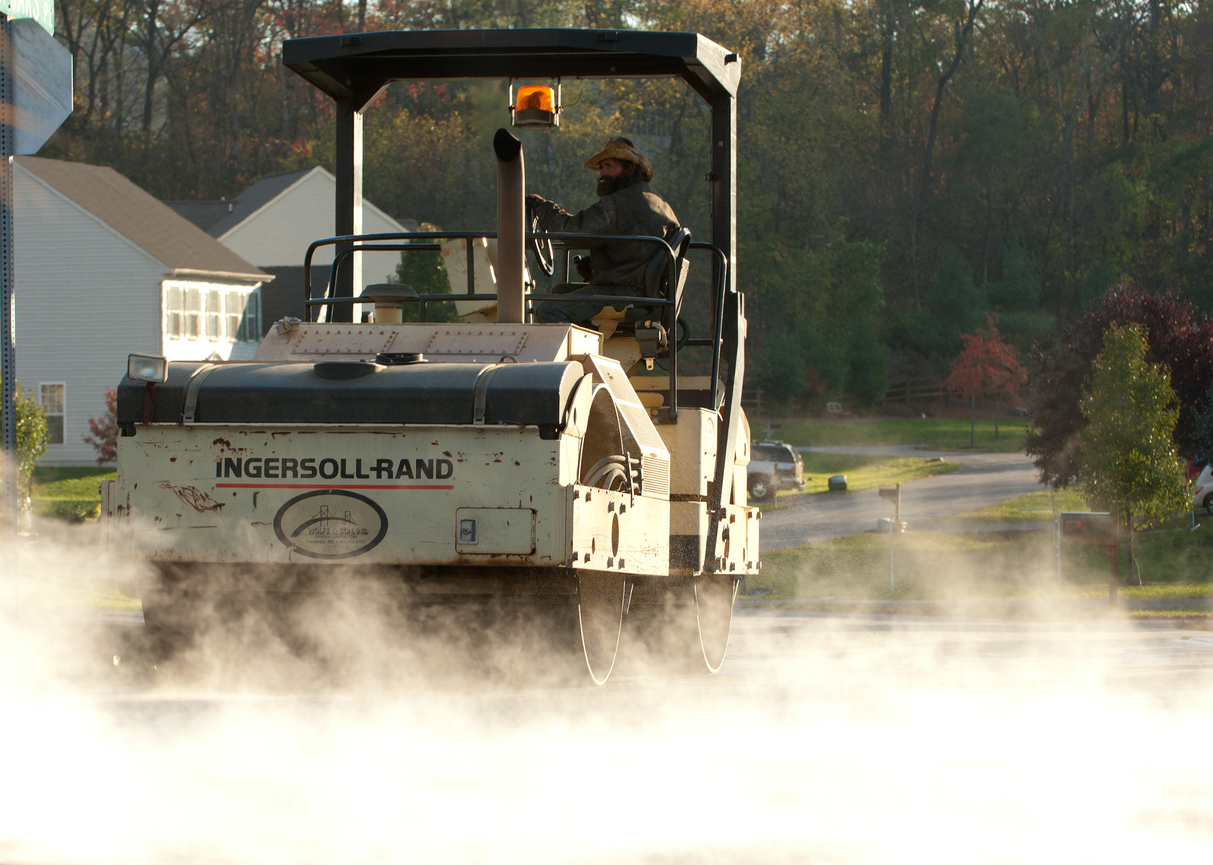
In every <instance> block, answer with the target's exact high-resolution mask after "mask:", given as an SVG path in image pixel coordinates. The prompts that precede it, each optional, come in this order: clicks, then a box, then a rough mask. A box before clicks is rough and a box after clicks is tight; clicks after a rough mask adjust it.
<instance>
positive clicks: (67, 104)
mask: <svg viewBox="0 0 1213 865" xmlns="http://www.w3.org/2000/svg"><path fill="white" fill-rule="evenodd" d="M54 30H55V8H54V3H53V0H0V451H2V453H0V457H2V464H0V469H2V472H0V544H2V545H3V546H6V547H11V545H12V544H13V543H14V542H15V540H16V536H17V511H18V491H17V471H18V465H19V459H18V456H17V363H16V332H15V328H14V321H13V314H14V307H13V288H14V285H13V282H14V278H13V156H14V155H16V154H23V153H36V152H37V151H38V149H39V148H41V147H42V145H43V144H44V143H46V140H47V139H48V138H49V137H50V136H51V134H52V133H53V132H54V131H55V130H56V129H58V128H59V125H60V124H61V123H62V122H63V121H64V120H66V119H67V116H68V115H69V114H70V113H71V110H72V59H71V55H70V54H69V53H68V51H67V49H66V48H64V47H63V46H62V45H60V44H59V43H58V42H56V41H55V38H54V36H52V35H51V34H53V33H54ZM15 568H16V562H15V558H14V556H13V555H12V553H11V550H9V549H5V550H0V569H2V570H0V594H2V597H0V607H2V608H3V609H5V610H6V611H8V612H9V613H10V614H13V615H15V614H16V611H17V575H16V570H15Z"/></svg>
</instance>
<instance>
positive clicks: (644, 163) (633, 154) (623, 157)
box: [585, 136, 653, 183]
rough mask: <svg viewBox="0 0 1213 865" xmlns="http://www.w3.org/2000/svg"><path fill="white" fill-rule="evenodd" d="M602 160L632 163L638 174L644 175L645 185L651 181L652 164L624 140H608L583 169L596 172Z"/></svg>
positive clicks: (630, 143)
mask: <svg viewBox="0 0 1213 865" xmlns="http://www.w3.org/2000/svg"><path fill="white" fill-rule="evenodd" d="M604 159H618V160H619V161H620V162H631V163H634V164H635V165H636V167H637V168H639V169H640V173H641V174H643V175H644V179H645V182H646V183H647V182H648V181H650V180H652V179H653V164H652V163H651V162H649V160H648V158H647V157H646V156H645V155H644V154H643V153H641V152H640V151H638V150H637V149H636V147H635V145H633V144H632V142H631V141H629V140H628V139H626V138H623V137H619V136H617V137H615V138H611V139H609V140H608V141H607V143H606V147H604V148H602V151H601V152H599V153H595V154H594V155H593V156H591V157H590V158H589V161H587V162H586V164H585V167H586V168H588V169H590V171H597V170H598V169H599V168H601V167H602V161H603V160H604Z"/></svg>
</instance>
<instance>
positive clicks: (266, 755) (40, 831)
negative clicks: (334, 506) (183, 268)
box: [0, 536, 1213, 865]
mask: <svg viewBox="0 0 1213 865" xmlns="http://www.w3.org/2000/svg"><path fill="white" fill-rule="evenodd" d="M73 549H75V550H77V552H70V551H71V550H73ZM22 555H23V561H22V571H23V573H24V574H25V575H26V576H27V578H30V579H51V578H56V579H59V578H63V577H62V576H60V577H53V575H55V574H59V575H63V574H70V573H73V572H79V571H80V569H81V568H86V569H88V568H91V572H93V573H96V572H98V571H101V572H104V571H106V570H112V571H115V572H117V571H121V570H122V568H124V567H127V566H126V565H124V564H123V563H116V562H108V563H102V564H101V565H98V564H97V561H98V560H99V557H98V554H97V551H96V550H95V549H93V550H90V549H87V548H84V549H82V548H81V547H80V544H79V541H78V539H77V538H75V537H74V536H67V537H64V538H58V539H48V538H46V537H45V536H44V538H43V540H42V541H41V542H40V543H39V544H38V545H37V546H36V547H28V548H26V549H25V550H24V551H23V554H22ZM86 562H87V563H91V564H89V565H87V566H86V564H85V563H86ZM48 574H49V575H52V577H47V576H46V575H48ZM358 598H359V600H357V601H356V602H351V603H344V604H333V603H328V602H325V603H314V604H309V605H307V606H306V613H305V614H304V615H303V617H302V618H301V619H300V620H299V624H300V625H301V626H302V627H304V628H305V631H306V635H307V639H308V640H310V641H312V642H311V643H310V645H311V648H312V650H313V651H314V652H316V653H318V654H319V655H320V656H322V657H323V659H324V661H323V663H322V664H321V665H320V667H319V668H317V666H316V665H315V664H314V663H311V662H308V661H307V660H300V659H299V658H297V657H295V655H294V654H292V652H291V651H289V650H288V647H286V646H284V645H282V644H281V643H280V642H278V643H276V642H275V637H274V636H273V635H272V634H270V633H268V632H265V631H260V630H258V629H257V628H255V627H253V626H251V625H248V624H247V623H246V624H243V625H240V626H239V627H237V628H234V629H222V628H215V629H212V630H211V631H210V632H209V634H208V635H207V637H206V638H205V639H204V641H203V642H202V643H201V644H200V645H199V646H197V647H196V648H195V650H194V651H193V653H192V654H187V655H186V656H184V657H183V658H182V659H179V660H178V661H177V662H176V665H167V666H164V667H163V668H157V669H152V667H151V664H152V663H153V662H154V660H155V659H148V658H144V657H142V656H141V655H140V653H139V649H138V645H137V640H136V639H134V638H135V637H137V633H138V632H137V630H131V629H128V630H126V631H123V630H122V629H119V628H115V627H113V626H105V625H98V626H94V625H89V624H87V623H86V622H83V621H81V620H78V619H70V618H65V616H64V615H63V614H62V613H59V614H52V612H48V611H45V610H43V611H30V610H28V609H27V610H26V611H25V612H24V613H23V616H22V618H21V619H20V621H19V622H18V623H16V624H14V623H12V622H8V623H6V624H4V625H3V626H0V652H3V658H4V662H3V666H2V667H0V669H2V670H3V672H2V673H0V730H2V731H3V733H4V735H3V738H2V739H0V741H2V742H3V746H4V757H3V759H2V760H0V766H3V769H2V777H3V782H2V783H0V861H2V862H5V863H51V862H54V863H118V862H121V863H135V865H141V863H177V862H181V863H187V862H188V863H194V862H239V863H288V862H289V863H303V862H307V863H321V862H409V863H414V862H425V863H448V862H449V863H467V862H489V863H515V862H517V863H536V862H543V863H564V862H569V863H599V862H602V863H607V862H611V863H616V862H636V861H640V862H654V863H667V862H668V863H675V862H679V863H681V862H688V863H714V862H721V863H723V862H730V863H731V862H747V863H750V862H758V863H764V862H771V863H784V862H789V863H790V862H814V863H817V862H823V863H831V862H839V863H844V862H845V863H887V862H901V863H904V862H910V863H913V862H923V863H952V862H955V863H1003V862H1006V863H1042V862H1046V863H1047V862H1058V863H1061V862H1064V863H1076V862H1099V863H1110V862H1111V863H1116V862H1133V863H1141V862H1147V861H1163V862H1195V861H1208V859H1209V855H1210V852H1211V851H1213V771H1211V770H1213V758H1211V757H1210V749H1209V746H1208V744H1207V742H1208V737H1209V730H1210V720H1211V714H1210V707H1211V705H1210V704H1211V702H1213V700H1211V698H1210V694H1211V693H1213V692H1211V691H1210V689H1209V688H1208V685H1209V677H1208V670H1209V669H1210V666H1209V656H1210V653H1211V652H1213V635H1210V634H1208V633H1206V632H1199V631H1191V632H1182V633H1180V632H1173V631H1169V630H1160V629H1155V630H1149V629H1140V628H1134V627H1132V626H1129V625H1124V624H1120V623H1116V622H1105V623H1101V624H1091V625H1082V626H1079V625H1073V626H1070V625H1046V624H1036V625H1033V624H987V625H979V624H974V623H969V622H964V621H955V620H943V621H938V622H915V621H903V622H901V623H900V624H890V623H888V622H883V623H877V624H873V623H871V622H867V621H863V620H859V619H846V618H808V617H806V616H803V615H795V614H785V615H779V614H772V613H768V612H753V611H745V612H742V613H740V614H739V615H738V616H737V619H736V625H735V634H734V639H733V646H732V649H731V653H730V659H729V660H728V661H726V666H725V673H724V674H722V675H718V676H715V677H688V676H670V675H662V674H656V675H652V676H637V677H634V678H629V677H622V678H618V679H613V680H612V681H611V682H610V683H609V684H608V685H607V686H606V687H605V688H602V689H594V688H590V687H585V686H582V685H581V684H579V683H578V682H576V681H574V680H573V679H568V678H565V677H563V676H557V675H551V676H546V675H544V674H543V673H542V671H543V670H544V668H545V667H547V666H549V665H550V664H554V661H552V660H551V659H550V658H548V657H547V656H539V655H538V653H539V651H540V649H539V648H538V646H539V645H541V641H535V642H529V643H528V642H527V641H525V640H523V641H522V642H519V641H517V640H515V641H512V642H511V641H508V640H502V641H500V643H499V644H498V643H494V645H493V646H492V647H491V648H490V649H486V648H485V646H484V644H482V643H478V642H476V641H470V640H468V639H466V638H465V635H463V634H460V633H454V634H452V633H449V632H448V631H447V628H448V627H450V626H451V624H452V623H451V622H447V621H437V622H422V623H421V625H423V626H424V627H421V629H420V633H418V632H417V631H416V630H413V631H409V632H404V631H403V630H402V629H403V628H405V627H406V626H407V627H412V628H414V629H415V628H416V627H417V622H416V621H415V620H412V619H408V618H400V617H398V615H397V613H396V612H395V609H396V608H395V606H394V605H393V604H389V603H386V602H385V601H384V599H383V598H382V597H379V596H377V595H375V594H374V592H372V591H370V590H369V589H368V590H367V591H366V592H365V593H363V594H361V595H358ZM124 635H125V636H124ZM1185 638H1186V639H1185ZM452 647H453V649H452ZM122 652H126V653H127V654H126V655H124V656H123V657H122V661H121V664H120V665H119V666H114V664H113V662H112V655H113V654H115V653H118V654H121V653H122ZM469 657H470V658H472V660H469ZM526 666H531V667H536V668H538V669H539V670H540V671H541V672H540V674H531V675H528V676H524V675H522V673H521V672H520V670H521V668H523V667H526Z"/></svg>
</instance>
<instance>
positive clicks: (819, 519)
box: [760, 445, 1048, 553]
mask: <svg viewBox="0 0 1213 865" xmlns="http://www.w3.org/2000/svg"><path fill="white" fill-rule="evenodd" d="M800 450H802V451H805V452H808V453H831V454H862V455H872V456H894V457H942V458H943V459H945V460H947V461H948V462H950V463H958V464H959V465H960V469H959V470H957V471H955V472H952V473H951V474H946V475H936V476H934V477H930V478H923V479H922V480H917V481H910V482H909V483H903V484H902V485H901V517H902V519H903V520H905V521H906V523H907V527H908V529H909V530H911V531H913V530H915V529H919V530H922V529H925V528H928V527H930V523H931V521H935V520H941V519H946V518H948V517H952V516H956V515H957V514H961V513H964V512H965V511H971V510H974V509H976V508H982V507H986V506H987V505H993V504H998V503H999V502H1004V501H1006V500H1007V499H1013V498H1015V497H1016V496H1021V495H1024V494H1026V493H1034V492H1039V491H1042V490H1047V487H1045V486H1043V485H1041V484H1040V483H1039V482H1038V481H1037V476H1036V467H1035V466H1034V465H1032V460H1031V459H1029V458H1028V457H1026V456H1024V455H1023V454H1020V453H1012V454H984V453H967V452H964V451H960V452H957V451H927V450H920V449H919V448H916V447H914V446H912V445H887V446H867V447H810V448H800ZM792 501H794V502H795V504H794V505H793V506H792V507H790V508H785V509H784V510H779V511H772V512H770V513H765V514H763V515H762V526H761V529H760V532H761V535H760V537H761V542H760V548H761V550H762V552H764V553H765V552H770V551H771V550H782V549H785V548H787V547H796V546H800V545H801V544H808V543H812V542H814V541H824V540H829V539H830V538H840V537H845V536H847V535H857V534H860V533H862V532H866V531H870V530H872V529H874V528H876V521H877V520H878V519H879V518H880V517H891V516H893V506H892V504H891V503H890V502H888V501H886V500H885V499H882V498H880V497H879V496H878V495H877V494H876V490H867V491H865V492H858V493H822V494H819V495H805V496H796V497H795V498H793V499H792ZM1041 516H1042V520H1045V521H1047V520H1048V515H1047V514H1042V515H1041ZM974 528H976V526H975V527H974ZM1000 528H1023V529H1025V530H1026V529H1034V528H1039V526H1038V525H1036V524H1032V523H1023V524H1009V525H1004V526H1000Z"/></svg>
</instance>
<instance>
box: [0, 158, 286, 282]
mask: <svg viewBox="0 0 1213 865" xmlns="http://www.w3.org/2000/svg"><path fill="white" fill-rule="evenodd" d="M15 161H16V162H17V164H18V165H20V166H21V167H22V168H24V169H26V170H27V171H29V172H30V173H31V174H33V175H34V176H35V177H37V178H39V179H40V180H42V181H43V182H45V183H46V184H48V185H49V186H51V187H52V188H54V189H55V190H57V191H58V192H60V193H61V194H62V195H64V196H65V197H66V198H68V199H70V200H71V201H73V202H75V203H76V204H77V205H79V206H80V207H82V208H84V209H85V210H87V211H88V212H89V213H91V214H93V215H94V216H96V217H97V218H98V219H100V220H101V221H102V222H104V223H105V224H106V225H108V226H109V227H110V228H112V229H113V230H114V231H116V232H117V233H118V234H120V235H122V236H123V237H125V238H126V239H127V240H129V241H131V242H132V243H134V244H135V245H136V246H138V247H139V248H140V249H142V250H143V251H144V252H146V253H147V254H148V255H150V256H152V257H153V258H155V259H156V260H157V261H160V262H162V263H163V264H165V265H167V266H168V267H169V268H171V269H172V270H174V271H178V270H184V271H198V272H202V273H214V274H216V275H220V274H222V275H228V276H235V277H238V278H242V279H260V280H266V279H269V278H270V276H269V274H267V273H266V272H265V271H263V270H261V269H260V268H258V267H254V266H253V265H251V264H249V263H248V262H247V261H245V260H244V259H243V258H241V257H240V256H239V255H237V254H236V253H234V252H232V251H231V250H230V249H228V248H227V247H226V246H224V245H223V244H221V243H219V241H217V240H215V239H214V238H213V237H211V236H210V235H209V234H207V233H206V232H205V231H203V230H201V229H200V228H198V227H197V226H196V225H194V224H193V223H192V222H190V221H189V220H188V219H185V218H184V217H182V216H179V215H178V214H177V213H175V212H174V211H173V210H172V209H171V208H169V207H167V206H166V205H165V204H163V203H162V202H161V201H159V200H157V199H156V198H154V197H153V196H151V195H149V194H148V193H146V192H144V191H143V190H142V189H140V188H139V187H138V186H136V185H135V184H133V183H131V181H129V180H127V179H126V178H125V177H123V176H122V175H121V174H119V173H118V172H116V171H114V170H113V169H112V168H106V167H104V166H100V165H85V164H84V163H80V162H64V161H62V160H58V159H43V158H40V157H36V156H18V157H15Z"/></svg>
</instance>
